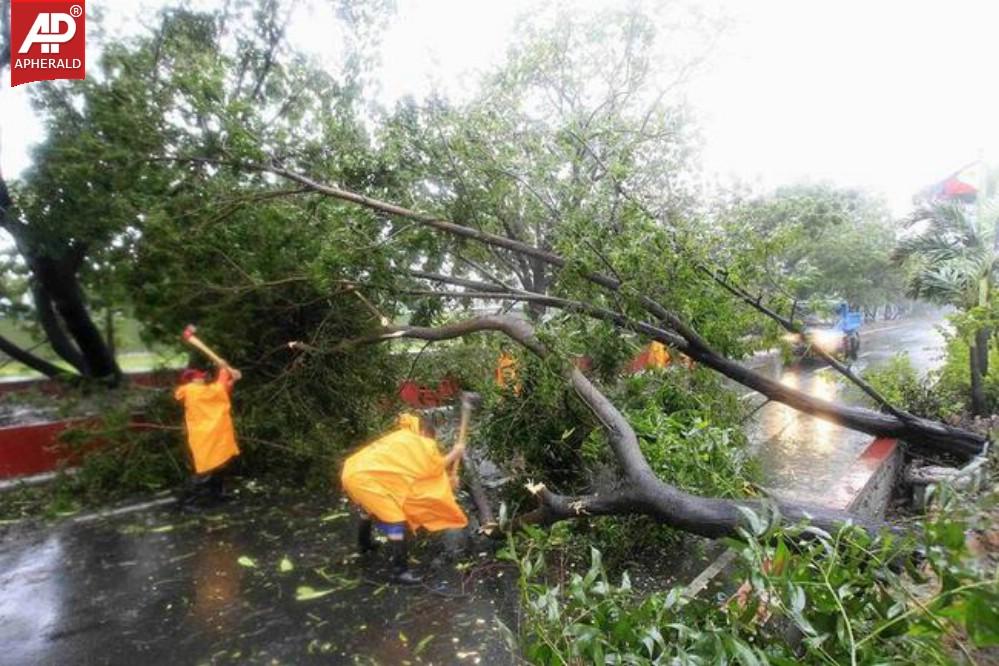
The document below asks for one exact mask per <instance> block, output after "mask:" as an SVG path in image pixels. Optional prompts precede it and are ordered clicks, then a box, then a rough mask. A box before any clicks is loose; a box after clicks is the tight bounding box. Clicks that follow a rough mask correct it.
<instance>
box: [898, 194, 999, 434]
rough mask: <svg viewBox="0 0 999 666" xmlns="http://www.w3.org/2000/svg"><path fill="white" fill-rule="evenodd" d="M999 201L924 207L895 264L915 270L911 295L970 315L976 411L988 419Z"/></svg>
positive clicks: (973, 407)
mask: <svg viewBox="0 0 999 666" xmlns="http://www.w3.org/2000/svg"><path fill="white" fill-rule="evenodd" d="M997 224H999V200H996V199H992V200H990V201H987V202H980V203H979V204H978V205H977V206H974V207H972V206H969V205H967V204H963V203H959V202H939V201H934V202H930V203H927V204H924V205H923V206H921V207H920V208H919V209H917V210H916V212H915V213H914V214H913V215H912V216H911V217H910V218H909V219H908V220H907V221H906V226H908V227H909V228H913V227H916V226H920V227H921V229H920V231H918V232H917V233H915V234H914V235H912V236H909V237H908V238H906V239H904V240H902V241H901V242H899V244H898V246H897V247H896V249H895V252H894V255H893V256H894V259H895V260H896V261H897V262H899V263H902V262H904V263H906V265H907V266H908V267H909V268H910V273H909V278H908V288H909V294H910V295H911V296H912V297H913V298H918V299H922V300H926V301H930V302H933V303H938V304H940V305H952V306H954V307H956V308H957V309H958V310H960V311H961V312H962V313H964V314H966V315H968V320H969V322H970V323H971V326H970V331H969V332H968V333H967V336H968V346H969V349H970V353H969V364H970V370H971V411H972V413H974V414H977V415H980V414H984V413H985V409H986V406H985V393H984V387H983V382H982V380H983V378H984V377H985V375H986V374H987V373H988V370H989V368H988V363H989V349H988V345H989V338H990V335H991V328H992V327H991V325H990V322H991V320H992V318H993V315H992V313H993V312H994V311H999V303H996V302H994V301H995V299H994V291H995V288H996V277H997V274H996V271H997V268H999V247H997V243H999V233H997V232H999V230H997V228H996V225H997Z"/></svg>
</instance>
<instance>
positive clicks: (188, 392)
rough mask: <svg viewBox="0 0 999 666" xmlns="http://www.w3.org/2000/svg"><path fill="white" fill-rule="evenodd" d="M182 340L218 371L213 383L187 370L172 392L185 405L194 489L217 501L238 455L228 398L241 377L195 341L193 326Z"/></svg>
mask: <svg viewBox="0 0 999 666" xmlns="http://www.w3.org/2000/svg"><path fill="white" fill-rule="evenodd" d="M184 340H185V341H186V342H187V343H188V344H191V345H192V346H194V347H195V348H197V349H199V350H201V351H203V352H204V353H205V354H206V355H207V356H208V357H209V358H210V359H211V360H212V361H214V362H215V364H216V365H217V366H218V368H219V369H218V376H217V377H215V378H214V380H213V379H212V377H211V374H210V373H209V372H208V371H207V370H205V369H201V368H197V367H188V369H186V370H184V372H183V373H182V374H181V377H180V382H181V384H180V386H179V387H178V388H177V390H176V391H175V392H174V398H176V399H177V400H178V401H179V402H182V403H183V404H184V422H185V425H186V426H187V444H188V451H189V453H190V460H191V466H192V468H193V469H194V474H195V479H194V483H193V486H194V487H195V488H196V489H197V488H199V487H200V488H201V489H204V491H206V494H207V495H208V497H209V498H210V499H211V500H214V501H219V500H221V499H223V497H224V493H223V491H224V488H223V481H222V473H223V468H224V467H225V466H226V465H227V464H228V463H229V461H230V460H232V459H233V458H235V457H236V456H238V455H239V447H238V446H237V445H236V433H235V431H234V429H233V425H232V414H231V410H232V404H231V402H230V400H229V396H230V394H231V393H232V389H233V386H234V385H235V383H236V382H237V381H239V380H240V379H241V378H242V376H243V375H242V373H241V372H240V371H239V370H237V369H236V368H234V367H232V366H231V365H230V364H229V363H228V362H227V361H226V360H225V359H223V358H222V357H220V356H218V355H217V354H215V353H214V352H213V351H211V349H209V348H208V347H207V346H205V344H204V343H203V342H201V341H200V340H198V338H197V337H195V335H194V327H193V326H189V327H188V328H187V329H186V330H185V331H184Z"/></svg>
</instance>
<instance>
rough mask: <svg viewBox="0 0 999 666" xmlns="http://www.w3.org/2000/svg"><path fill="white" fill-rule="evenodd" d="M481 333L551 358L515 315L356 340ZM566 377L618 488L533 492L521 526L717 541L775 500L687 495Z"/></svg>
mask: <svg viewBox="0 0 999 666" xmlns="http://www.w3.org/2000/svg"><path fill="white" fill-rule="evenodd" d="M481 332H498V333H502V334H504V335H506V336H507V337H508V338H510V339H511V340H513V341H515V342H517V343H518V344H520V345H522V346H523V347H524V348H526V349H527V350H529V351H530V352H531V353H533V354H535V355H537V356H538V357H540V358H548V357H550V354H551V352H550V350H549V349H548V348H547V347H546V346H545V345H544V343H542V342H541V341H540V340H539V339H538V337H537V336H536V335H535V331H534V328H533V326H532V325H531V324H530V323H529V322H527V321H525V320H523V319H519V318H516V317H511V316H491V317H477V318H473V319H468V320H465V321H462V322H458V323H455V324H450V325H447V326H441V327H437V328H429V327H419V326H399V327H391V328H387V329H386V330H385V331H384V332H383V333H380V334H378V335H375V336H372V337H369V338H365V339H363V340H355V341H352V344H358V343H378V342H384V341H388V340H393V339H398V338H412V339H418V340H426V341H430V342H439V341H444V340H453V339H455V338H461V337H465V336H468V335H473V334H476V333H481ZM562 374H563V376H564V377H565V379H566V381H567V382H568V383H569V385H570V386H571V388H572V389H573V391H575V393H576V395H577V396H578V397H579V399H580V400H581V401H582V402H583V403H584V404H585V405H586V406H587V408H588V409H589V410H590V411H591V412H592V413H593V415H594V416H595V417H596V419H597V420H598V421H599V423H600V424H601V427H602V428H603V431H604V433H605V434H606V436H607V442H608V445H609V446H610V448H611V450H612V451H613V453H614V457H615V460H616V461H617V463H618V467H619V473H618V476H617V478H616V479H615V482H614V483H613V484H612V485H611V487H608V488H606V489H601V490H598V491H597V492H594V493H592V494H589V495H581V496H566V495H560V494H558V493H556V492H553V491H552V490H550V489H548V488H547V487H545V486H544V485H543V484H536V485H533V486H532V487H531V488H530V490H531V492H532V493H533V494H534V496H535V497H536V498H537V500H538V503H539V505H538V507H537V509H535V510H533V511H531V512H529V513H527V514H524V515H522V516H520V517H519V518H518V520H519V521H520V522H521V523H534V524H545V525H548V524H552V523H555V522H558V521H562V520H568V519H577V518H587V517H593V516H607V515H646V516H650V517H652V518H654V519H656V520H657V521H660V522H662V523H664V524H666V525H669V526H671V527H675V528H677V529H681V530H684V531H686V532H690V533H692V534H699V535H701V536H704V537H709V538H717V537H722V536H734V535H736V534H737V533H738V530H739V529H740V528H744V527H747V526H748V518H747V516H746V514H745V511H747V510H748V511H752V512H755V513H760V512H761V511H762V510H763V509H764V502H765V501H769V500H749V499H747V500H729V499H719V498H713V497H701V496H698V495H693V494H691V493H687V492H684V491H682V490H679V489H678V488H676V487H674V486H672V485H670V484H668V483H665V482H663V481H662V480H661V479H659V478H658V477H657V476H656V475H655V472H654V471H653V470H652V468H651V467H650V466H649V463H648V462H647V461H646V459H645V457H644V455H643V454H642V451H641V447H640V446H639V443H638V438H637V436H636V434H635V431H634V429H633V428H632V427H631V424H630V423H629V422H628V420H627V419H625V417H624V415H623V414H622V413H621V412H620V411H619V410H618V409H617V407H615V406H614V405H613V403H611V401H610V400H608V399H607V397H606V396H605V395H604V394H603V393H601V391H600V390H599V389H597V388H596V387H595V386H594V385H593V383H592V382H591V381H590V380H589V379H587V377H586V376H585V375H584V374H583V373H582V372H580V370H579V369H578V368H576V367H575V366H573V365H571V364H569V363H563V364H562ZM773 503H774V504H776V506H777V508H778V509H779V511H780V515H781V518H782V519H783V520H784V521H786V522H788V523H792V524H793V523H799V522H802V521H808V522H810V523H811V525H813V526H815V527H819V528H821V529H825V530H834V529H835V528H836V527H837V526H838V525H842V524H843V523H845V522H846V521H852V522H853V523H855V524H859V525H861V526H863V527H864V528H865V529H867V530H869V531H872V532H876V531H878V530H880V529H883V528H884V527H885V525H884V524H883V523H881V522H878V521H871V520H866V519H863V518H858V517H857V516H853V515H851V514H849V513H845V512H842V511H835V510H831V509H826V508H822V507H816V506H809V505H803V504H796V503H789V502H780V501H774V502H773Z"/></svg>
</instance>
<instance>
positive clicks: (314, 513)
mask: <svg viewBox="0 0 999 666" xmlns="http://www.w3.org/2000/svg"><path fill="white" fill-rule="evenodd" d="M251 489H252V486H251ZM241 493H242V497H240V498H238V501H234V502H230V503H229V504H227V505H224V506H223V507H222V508H219V509H215V510H209V511H207V512H205V513H203V514H199V515H189V514H187V513H185V512H182V511H180V510H179V509H178V508H177V507H176V506H166V507H159V508H156V509H154V510H150V511H143V512H137V513H131V514H125V515H118V516H113V517H110V518H100V519H97V520H91V521H87V522H78V521H74V520H66V521H63V522H62V523H59V524H57V525H54V526H53V525H48V526H46V525H41V526H31V525H25V524H21V525H14V526H8V527H4V528H0V530H3V531H0V539H2V541H0V648H2V649H0V664H5V665H6V664H11V665H20V664H25V665H27V664H136V663H143V664H230V663H232V664H340V663H347V664H355V663H356V664H480V663H481V664H507V663H513V658H512V657H511V656H510V653H509V651H508V649H507V647H506V642H505V640H504V638H503V636H502V632H501V630H500V627H499V625H498V623H497V619H499V620H502V621H504V622H505V623H507V624H508V625H511V626H515V624H514V623H515V620H516V616H515V613H516V595H515V590H514V585H513V583H514V582H515V581H514V572H513V571H512V569H511V568H510V567H509V566H508V565H505V564H500V563H497V562H496V561H495V560H494V559H493V558H492V557H491V555H492V553H491V552H489V553H487V551H486V550H480V549H478V548H476V547H475V546H476V544H458V543H454V540H453V539H452V540H450V542H449V545H450V546H451V548H450V549H449V550H450V552H448V549H441V548H438V549H436V552H432V551H431V550H430V549H429V548H427V547H426V545H424V546H423V547H422V548H421V547H419V546H418V547H417V548H416V549H414V552H413V556H414V557H415V558H416V559H418V560H420V562H419V565H418V568H419V570H420V571H421V572H423V573H424V574H426V575H427V578H426V579H425V585H424V586H419V587H413V588H405V587H398V586H395V585H389V584H387V580H388V577H389V576H388V571H387V568H386V567H387V562H386V560H387V554H382V553H376V554H375V555H374V556H373V557H371V558H370V559H368V560H366V561H362V560H361V559H359V558H358V557H357V556H356V555H354V554H353V544H354V538H353V534H354V529H355V527H354V519H353V517H352V516H350V515H349V513H348V512H347V511H346V507H345V506H344V505H343V504H342V503H340V502H338V501H333V500H328V501H326V502H323V501H321V500H318V499H316V498H315V495H314V494H313V495H312V496H307V495H306V494H305V493H301V492H299V493H284V494H281V495H279V496H274V495H273V494H271V493H269V492H264V491H259V492H256V493H254V492H251V491H250V490H248V489H246V488H244V489H243V490H242V491H241ZM436 543H437V545H438V546H439V545H440V540H438V541H437V542H436ZM469 546H471V548H469ZM487 554H488V555H489V556H487Z"/></svg>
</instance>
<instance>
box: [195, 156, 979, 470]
mask: <svg viewBox="0 0 999 666" xmlns="http://www.w3.org/2000/svg"><path fill="white" fill-rule="evenodd" d="M195 161H199V160H195ZM204 161H206V162H207V160H204ZM232 166H236V167H237V168H243V169H254V170H259V171H267V172H270V173H273V174H275V175H278V176H281V177H282V178H285V179H287V180H290V181H293V182H295V183H298V184H299V185H301V186H302V188H304V189H305V190H307V191H311V192H315V193H317V194H320V195H323V196H328V197H332V198H335V199H338V200H341V201H347V202H350V203H354V204H357V205H360V206H363V207H365V208H367V209H369V210H372V211H375V212H377V213H380V214H383V215H389V216H393V217H400V218H404V219H406V220H409V221H412V222H415V223H417V224H420V225H423V226H426V227H429V228H432V229H435V230H437V231H439V232H442V233H445V234H448V235H450V236H453V237H455V238H460V239H465V240H468V241H473V242H478V243H482V244H485V245H488V246H490V247H494V248H499V249H502V250H506V251H509V252H512V253H514V254H516V255H520V256H524V257H529V258H531V259H534V260H538V261H542V262H545V263H546V264H548V265H550V266H553V267H555V268H558V269H565V268H567V267H568V266H569V262H568V261H567V260H566V259H565V258H564V257H562V256H560V255H558V254H556V253H554V252H552V251H550V250H546V249H542V248H537V247H534V246H531V245H528V244H525V243H522V242H520V241H517V240H514V239H511V238H507V237H504V236H499V235H496V234H491V233H487V232H484V231H481V230H478V229H474V228H472V227H469V226H465V225H462V224H457V223H454V222H451V221H448V220H442V219H439V218H437V217H434V216H430V215H425V214H422V213H419V212H417V211H413V210H410V209H408V208H405V207H403V206H398V205H395V204H391V203H387V202H384V201H380V200H378V199H374V198H371V197H368V196H365V195H363V194H359V193H357V192H352V191H349V190H344V189H341V188H338V187H335V186H332V185H328V184H324V183H320V182H317V181H315V180H313V179H312V178H309V177H308V176H306V175H303V174H301V173H298V172H295V171H291V170H288V169H285V168H283V167H281V166H278V165H250V164H236V165H232ZM443 277H446V276H443ZM581 277H583V278H584V279H585V280H586V281H588V282H589V283H591V284H593V285H596V286H598V287H600V288H601V289H603V290H605V291H606V292H609V293H612V294H615V295H624V294H623V292H624V288H623V286H622V282H621V280H620V279H619V278H617V277H611V276H609V275H605V274H602V273H596V272H584V273H583V274H582V275H581ZM482 284H486V285H488V288H487V289H485V290H483V291H482V292H481V293H483V294H486V295H487V296H488V297H491V298H498V299H521V300H533V301H535V302H543V301H542V300H541V299H554V300H552V301H551V304H555V303H556V302H558V301H564V302H563V305H567V306H571V307H575V308H577V309H581V310H582V311H584V312H586V314H588V315H591V316H598V318H601V319H604V320H606V321H611V322H612V323H614V324H615V325H617V326H620V327H623V328H628V329H630V330H634V331H637V332H639V333H642V334H643V335H647V336H648V337H650V338H652V339H654V340H657V341H659V342H662V343H663V344H666V345H669V346H671V347H673V348H674V349H676V350H678V351H680V352H683V353H685V354H687V355H688V356H690V357H691V358H692V359H694V360H695V361H698V362H700V363H702V364H704V365H705V366H707V367H709V368H711V369H713V370H715V371H717V372H719V373H721V374H722V375H724V376H726V377H728V378H729V379H732V380H733V381H736V382H738V383H739V384H742V385H743V386H746V387H747V388H750V389H753V390H754V391H758V392H759V393H761V394H762V395H764V396H765V397H766V398H768V399H770V400H774V401H776V402H780V403H783V404H785V405H788V406H789V407H792V408H793V409H796V410H798V411H801V412H803V413H806V414H809V415H812V416H816V417H818V418H822V419H825V420H828V421H832V422H834V423H837V424H840V425H842V426H845V427H847V428H851V429H853V430H858V431H860V432H865V433H868V434H870V435H873V436H876V437H893V438H898V439H902V440H905V441H906V442H908V443H910V444H913V445H916V446H919V447H922V448H925V449H928V450H930V451H933V452H936V453H946V454H949V455H954V456H957V457H959V458H964V459H968V458H971V457H974V456H975V455H977V454H978V453H980V452H981V450H982V448H983V446H984V444H985V441H986V438H985V437H984V436H982V435H980V434H978V433H974V432H971V431H968V430H964V429H961V428H955V427H952V426H949V425H947V424H944V423H940V422H937V421H932V420H929V419H924V418H921V417H917V416H914V415H912V414H908V413H906V412H904V411H901V410H897V409H892V410H891V411H890V412H889V413H885V412H878V411H874V410H871V409H865V408H862V407H851V406H847V405H841V404H837V403H834V402H830V401H827V400H822V399H820V398H816V397H814V396H811V395H809V394H807V393H804V392H802V391H799V390H797V389H793V388H790V387H788V386H785V385H783V384H781V383H780V382H779V381H777V380H774V379H772V378H770V377H767V376H765V375H762V374H760V373H758V372H755V371H753V370H751V369H750V368H747V367H746V366H744V365H742V364H740V363H738V362H737V361H734V360H732V359H730V358H727V357H725V356H724V355H722V354H720V353H718V352H717V351H715V350H714V349H713V348H712V347H711V345H710V344H709V343H708V342H707V341H706V340H705V339H704V338H703V337H701V336H700V335H699V334H698V333H697V332H696V331H695V330H694V329H693V328H692V327H691V326H689V325H688V324H687V323H686V322H684V321H683V320H682V319H681V317H680V316H679V315H677V314H676V313H674V312H673V311H671V310H670V309H669V308H667V307H666V306H664V305H662V304H661V303H659V302H658V301H656V300H654V299H653V298H651V297H650V296H648V295H647V294H637V295H634V300H635V302H636V303H637V305H638V307H639V308H640V309H641V310H642V311H643V312H644V313H645V314H646V315H651V316H652V317H653V319H654V321H655V324H649V323H647V322H644V321H640V320H637V319H635V318H634V317H631V316H628V315H627V314H626V313H625V312H623V311H621V310H608V309H605V308H599V307H596V306H589V305H587V304H584V303H581V302H578V301H575V302H572V301H565V299H558V298H556V297H550V296H548V295H546V294H538V293H534V292H526V291H523V290H517V289H513V288H510V287H508V286H506V285H504V284H503V283H502V282H499V281H496V282H495V283H480V284H478V285H477V287H478V288H481V287H482ZM464 295H465V296H470V295H471V294H464ZM628 295H631V294H628ZM744 300H745V299H744ZM598 311H599V313H600V314H599V315H597V312H598ZM881 402H882V403H884V401H883V399H882V400H881Z"/></svg>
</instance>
